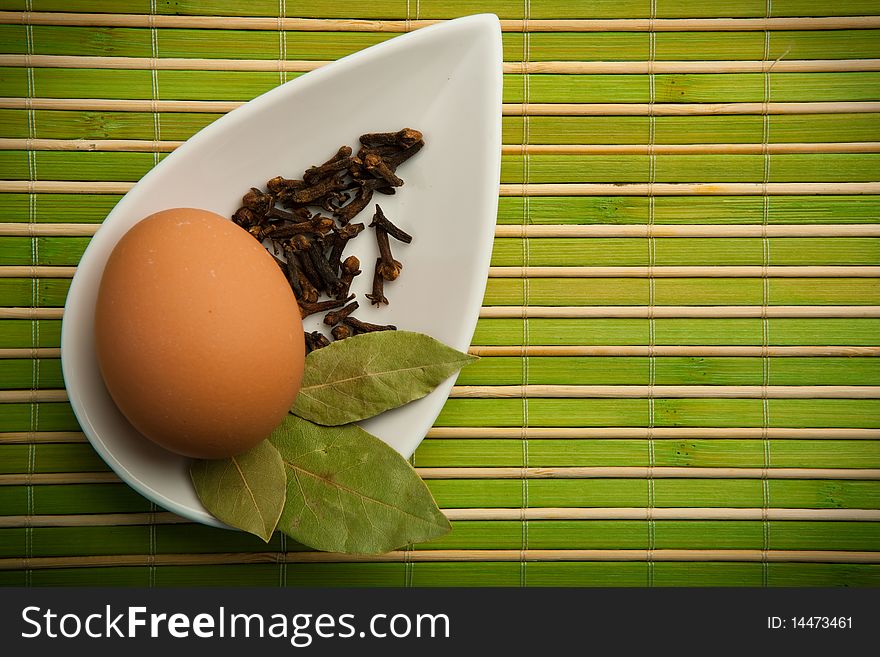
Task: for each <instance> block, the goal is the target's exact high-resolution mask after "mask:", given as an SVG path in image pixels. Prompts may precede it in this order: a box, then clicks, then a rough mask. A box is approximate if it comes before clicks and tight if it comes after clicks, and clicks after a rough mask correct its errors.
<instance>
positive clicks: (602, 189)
mask: <svg viewBox="0 0 880 657" xmlns="http://www.w3.org/2000/svg"><path fill="white" fill-rule="evenodd" d="M133 186H134V183H129V182H106V181H98V182H79V181H68V180H36V181H31V180H2V181H0V193H2V192H17V193H25V194H35V193H36V194H39V193H57V194H124V193H125V192H127V191H128V190H129V189H131V188H132V187H133ZM500 193H501V195H502V196H523V195H524V194H525V195H526V196H650V195H654V196H692V195H693V196H725V195H728V196H740V195H746V196H759V195H765V194H766V195H769V196H776V195H792V194H805V195H813V194H880V182H863V183H857V182H852V183H848V182H837V183H821V182H809V183H766V184H764V183H655V184H653V185H651V184H647V183H619V184H606V183H530V184H510V183H508V184H502V185H501V186H500Z"/></svg>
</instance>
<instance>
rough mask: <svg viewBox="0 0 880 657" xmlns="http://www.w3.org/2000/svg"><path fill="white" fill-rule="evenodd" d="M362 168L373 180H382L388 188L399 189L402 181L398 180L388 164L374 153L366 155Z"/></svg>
mask: <svg viewBox="0 0 880 657" xmlns="http://www.w3.org/2000/svg"><path fill="white" fill-rule="evenodd" d="M364 168H365V169H366V170H367V171H368V172H369V173H370V174H372V175H373V177H375V178H379V179H380V180H384V181H385V182H386V183H387V184H388V186H390V187H400V186H401V185H403V180H401V179H400V178H398V177H397V176H396V175H395V173H394V172H393V171H392V170H391V169H390V168H389V167H388V164H387V163H386V162H385V160H383V159H382V158H381V157H380V156H379V155H377V154H376V153H367V155H366V157H364Z"/></svg>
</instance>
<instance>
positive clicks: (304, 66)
mask: <svg viewBox="0 0 880 657" xmlns="http://www.w3.org/2000/svg"><path fill="white" fill-rule="evenodd" d="M329 63H330V62H327V61H319V60H289V59H288V60H283V61H282V60H263V59H219V58H210V59H209V58H197V57H158V58H154V57H95V56H84V55H8V54H0V67H28V68H84V69H117V70H118V69H123V70H157V71H251V72H257V71H264V72H271V73H277V72H279V71H282V72H294V73H305V72H308V71H314V70H316V69H318V68H320V67H321V66H325V65H327V64H329ZM503 70H504V72H505V73H522V74H530V75H531V74H562V75H646V74H682V73H712V74H718V73H767V72H771V71H772V72H775V73H854V72H859V71H880V59H805V60H785V59H782V60H777V61H707V62H703V61H651V62H565V61H555V62H549V61H548V62H534V61H529V62H506V63H505V64H504V66H503Z"/></svg>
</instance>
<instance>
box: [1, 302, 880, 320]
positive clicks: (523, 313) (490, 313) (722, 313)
mask: <svg viewBox="0 0 880 657" xmlns="http://www.w3.org/2000/svg"><path fill="white" fill-rule="evenodd" d="M63 314H64V309H63V308H2V307H0V319H61V318H62V316H63ZM480 317H481V318H488V319H504V318H509V319H522V318H524V317H529V318H531V317H543V318H572V319H576V318H591V317H592V318H643V319H648V318H655V319H657V318H674V319H685V318H698V317H699V318H747V317H770V318H796V317H804V318H806V317H880V306H867V305H865V306H830V305H829V306H523V307H517V306H484V307H483V308H482V309H481V310H480Z"/></svg>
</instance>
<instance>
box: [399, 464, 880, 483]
mask: <svg viewBox="0 0 880 657" xmlns="http://www.w3.org/2000/svg"><path fill="white" fill-rule="evenodd" d="M416 471H417V472H418V473H419V476H421V477H422V479H597V478H601V479H604V478H614V479H616V478H646V477H651V478H656V479H667V478H670V479H855V480H869V481H871V480H880V470H878V469H870V468H698V467H688V468H676V467H650V468H641V467H541V468H532V467H525V468H505V467H487V468H442V467H438V468H416Z"/></svg>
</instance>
